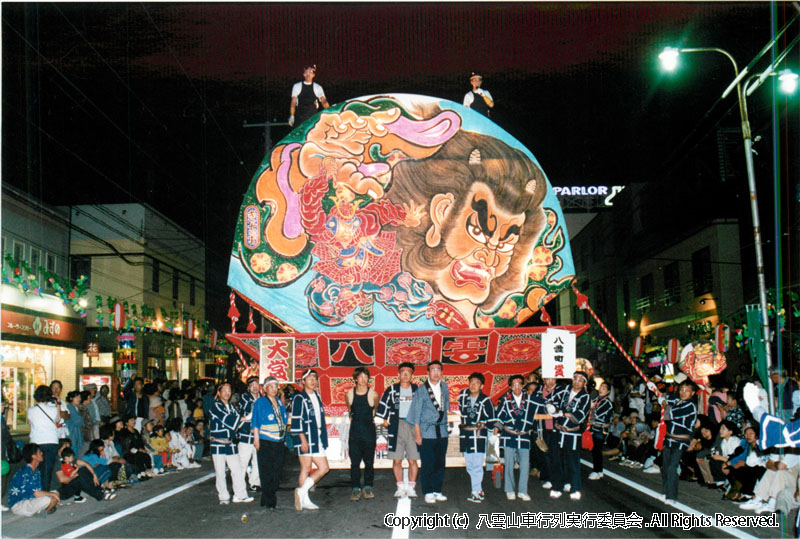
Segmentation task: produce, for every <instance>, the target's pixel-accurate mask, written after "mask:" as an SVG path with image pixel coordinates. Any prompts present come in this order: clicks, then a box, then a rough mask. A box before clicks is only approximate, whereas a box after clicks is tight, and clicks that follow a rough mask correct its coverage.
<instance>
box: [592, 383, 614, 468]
mask: <svg viewBox="0 0 800 539" xmlns="http://www.w3.org/2000/svg"><path fill="white" fill-rule="evenodd" d="M610 390H611V387H610V386H609V385H608V382H603V383H602V384H600V387H599V388H598V389H597V398H596V399H594V401H593V402H592V408H591V410H590V412H589V428H590V429H591V432H592V444H593V445H592V473H590V474H589V479H592V480H596V479H600V478H602V477H603V445H604V444H605V443H606V437H607V436H608V429H609V427H610V426H611V416H612V415H613V414H614V404H613V403H612V402H611V398H610V397H609V396H608V394H609V392H610Z"/></svg>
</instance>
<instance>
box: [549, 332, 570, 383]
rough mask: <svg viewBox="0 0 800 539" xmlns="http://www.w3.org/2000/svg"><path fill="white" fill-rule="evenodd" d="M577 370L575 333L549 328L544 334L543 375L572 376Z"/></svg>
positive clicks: (551, 376) (552, 376) (555, 376)
mask: <svg viewBox="0 0 800 539" xmlns="http://www.w3.org/2000/svg"><path fill="white" fill-rule="evenodd" d="M574 372H575V334H574V333H571V332H569V331H564V330H560V329H548V330H547V331H545V332H544V334H543V335H542V377H543V378H572V374H573V373H574Z"/></svg>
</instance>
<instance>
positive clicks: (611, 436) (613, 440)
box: [603, 414, 626, 460]
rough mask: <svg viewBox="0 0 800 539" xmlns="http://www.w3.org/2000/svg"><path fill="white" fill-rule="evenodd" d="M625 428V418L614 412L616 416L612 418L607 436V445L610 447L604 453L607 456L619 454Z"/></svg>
mask: <svg viewBox="0 0 800 539" xmlns="http://www.w3.org/2000/svg"><path fill="white" fill-rule="evenodd" d="M625 428H626V424H625V421H623V418H622V417H621V416H620V415H619V414H614V417H613V418H612V419H611V426H610V427H609V429H608V438H606V447H607V448H608V449H606V450H604V451H603V455H605V456H607V457H613V456H615V455H619V452H620V443H621V436H622V433H623V432H625ZM617 458H619V457H617ZM614 460H616V459H614Z"/></svg>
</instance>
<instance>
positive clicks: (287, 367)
mask: <svg viewBox="0 0 800 539" xmlns="http://www.w3.org/2000/svg"><path fill="white" fill-rule="evenodd" d="M294 344H295V343H294V337H261V339H259V350H260V360H259V368H258V381H259V382H260V383H263V382H264V379H265V378H266V377H268V376H274V377H275V378H277V379H278V382H279V383H281V384H286V383H293V382H294Z"/></svg>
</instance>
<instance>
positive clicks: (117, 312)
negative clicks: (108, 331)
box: [112, 301, 125, 331]
mask: <svg viewBox="0 0 800 539" xmlns="http://www.w3.org/2000/svg"><path fill="white" fill-rule="evenodd" d="M113 313H114V316H113V319H112V327H113V328H114V331H119V330H121V329H122V328H123V327H125V306H123V305H122V302H119V301H118V302H116V303H115V304H114V309H113Z"/></svg>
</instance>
